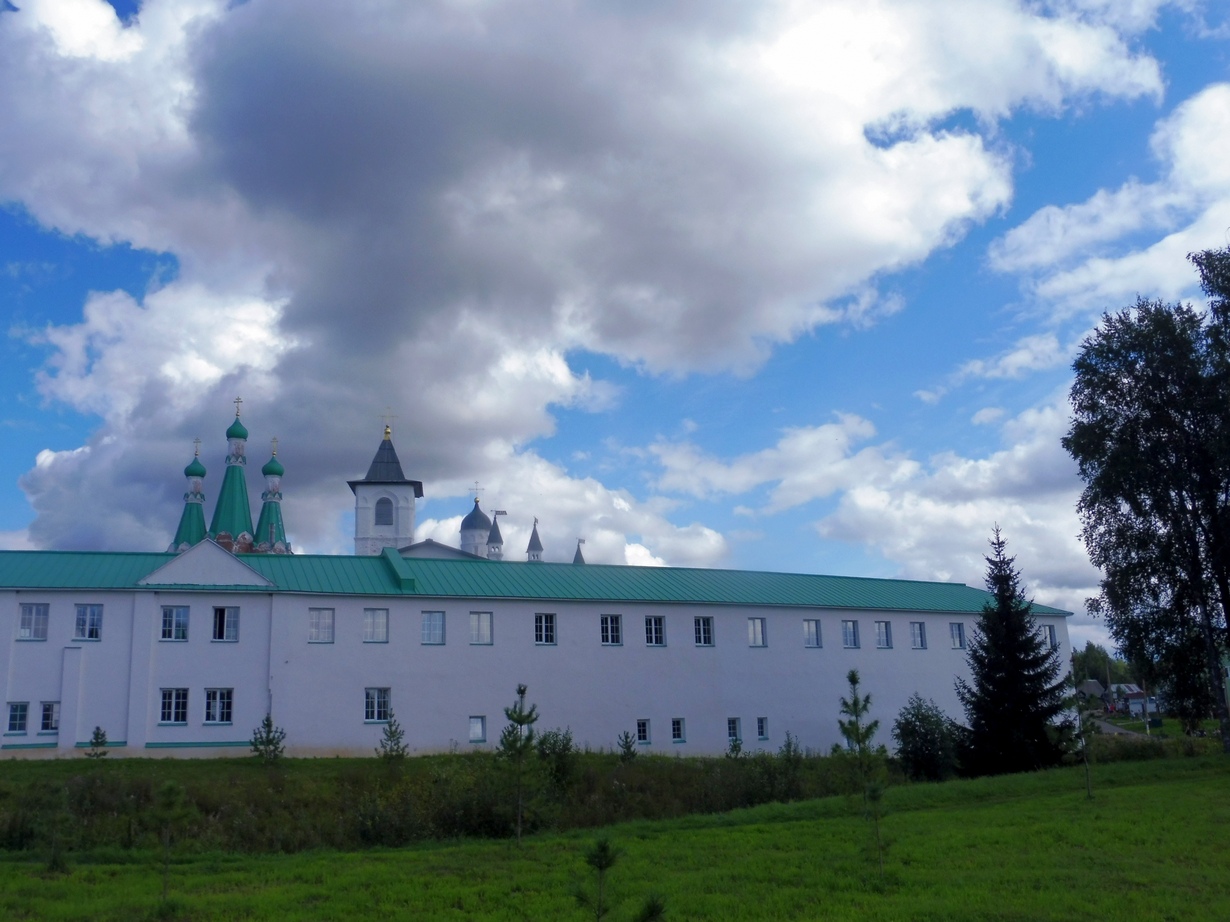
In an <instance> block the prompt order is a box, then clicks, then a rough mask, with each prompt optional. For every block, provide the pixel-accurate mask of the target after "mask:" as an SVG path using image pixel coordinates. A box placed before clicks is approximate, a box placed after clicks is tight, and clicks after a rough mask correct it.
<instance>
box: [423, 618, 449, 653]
mask: <svg viewBox="0 0 1230 922" xmlns="http://www.w3.org/2000/svg"><path fill="white" fill-rule="evenodd" d="M423 643H424V644H427V645H429V646H431V645H439V644H442V643H444V612H442V611H425V612H423Z"/></svg>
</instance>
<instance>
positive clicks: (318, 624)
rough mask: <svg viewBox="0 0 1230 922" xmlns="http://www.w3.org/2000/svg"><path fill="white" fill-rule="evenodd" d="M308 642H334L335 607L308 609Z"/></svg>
mask: <svg viewBox="0 0 1230 922" xmlns="http://www.w3.org/2000/svg"><path fill="white" fill-rule="evenodd" d="M308 643H333V609H332V608H309V609H308Z"/></svg>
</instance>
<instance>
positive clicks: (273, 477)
mask: <svg viewBox="0 0 1230 922" xmlns="http://www.w3.org/2000/svg"><path fill="white" fill-rule="evenodd" d="M261 473H262V474H263V475H264V476H265V492H263V493H262V494H261V517H260V521H259V522H257V523H256V534H255V536H254V537H255V541H256V550H257V551H259V552H261V553H263V554H289V553H290V542H288V541H287V540H286V529H285V526H283V524H282V475H283V474H285V473H286V470H285V468H283V467H282V462H281V461H279V460H278V440H277V439H274V440H273V454H272V455H271V456H270V458H269V461H268V462H266V464H265V466H264V467H262V468H261Z"/></svg>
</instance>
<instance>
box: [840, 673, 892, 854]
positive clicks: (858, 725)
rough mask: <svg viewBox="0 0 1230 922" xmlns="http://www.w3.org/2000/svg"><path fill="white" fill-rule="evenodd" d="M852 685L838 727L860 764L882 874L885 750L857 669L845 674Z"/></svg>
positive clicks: (878, 726)
mask: <svg viewBox="0 0 1230 922" xmlns="http://www.w3.org/2000/svg"><path fill="white" fill-rule="evenodd" d="M846 681H847V682H848V683H849V685H850V697H849V698H842V699H841V713H842V714H845V715H846V717H847V719H846V720H841V719H838V721H837V727H838V729H840V730H841V735H842V736H843V737H844V738H845V740H846V745H847V746H848V747H849V749H850V751H851V752H853V753H854V756H855V759H856V764H857V765H858V778H859V783H860V784H861V786H862V789H863V807H864V808H865V810H866V812H867V817H868V818H869V819H870V820H871V822H872V826H873V828H874V829H875V841H876V855H877V856H878V857H879V860H880V874H881V875H883V874H884V838H883V836H881V834H880V820H881V819H883V816H884V780H885V779H884V774H885V773H884V750H883V747H881V748H880V749H879V750H878V751H877V750H876V749H875V748H874V746H873V743H874V740H875V735H876V731H877V730H879V729H880V722H879V721H878V720H870V721H869V720H867V717H868V715H869V714H870V713H871V695H861V696H860V695H859V678H858V670H857V669H851V670H850V671H849V672H848V673H846Z"/></svg>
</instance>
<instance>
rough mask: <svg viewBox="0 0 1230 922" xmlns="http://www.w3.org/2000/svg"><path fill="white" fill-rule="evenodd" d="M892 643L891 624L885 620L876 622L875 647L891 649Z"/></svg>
mask: <svg viewBox="0 0 1230 922" xmlns="http://www.w3.org/2000/svg"><path fill="white" fill-rule="evenodd" d="M892 645H893V626H892V625H891V624H890V623H889V622H887V621H877V622H876V648H877V649H879V650H888V649H891V648H892Z"/></svg>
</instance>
